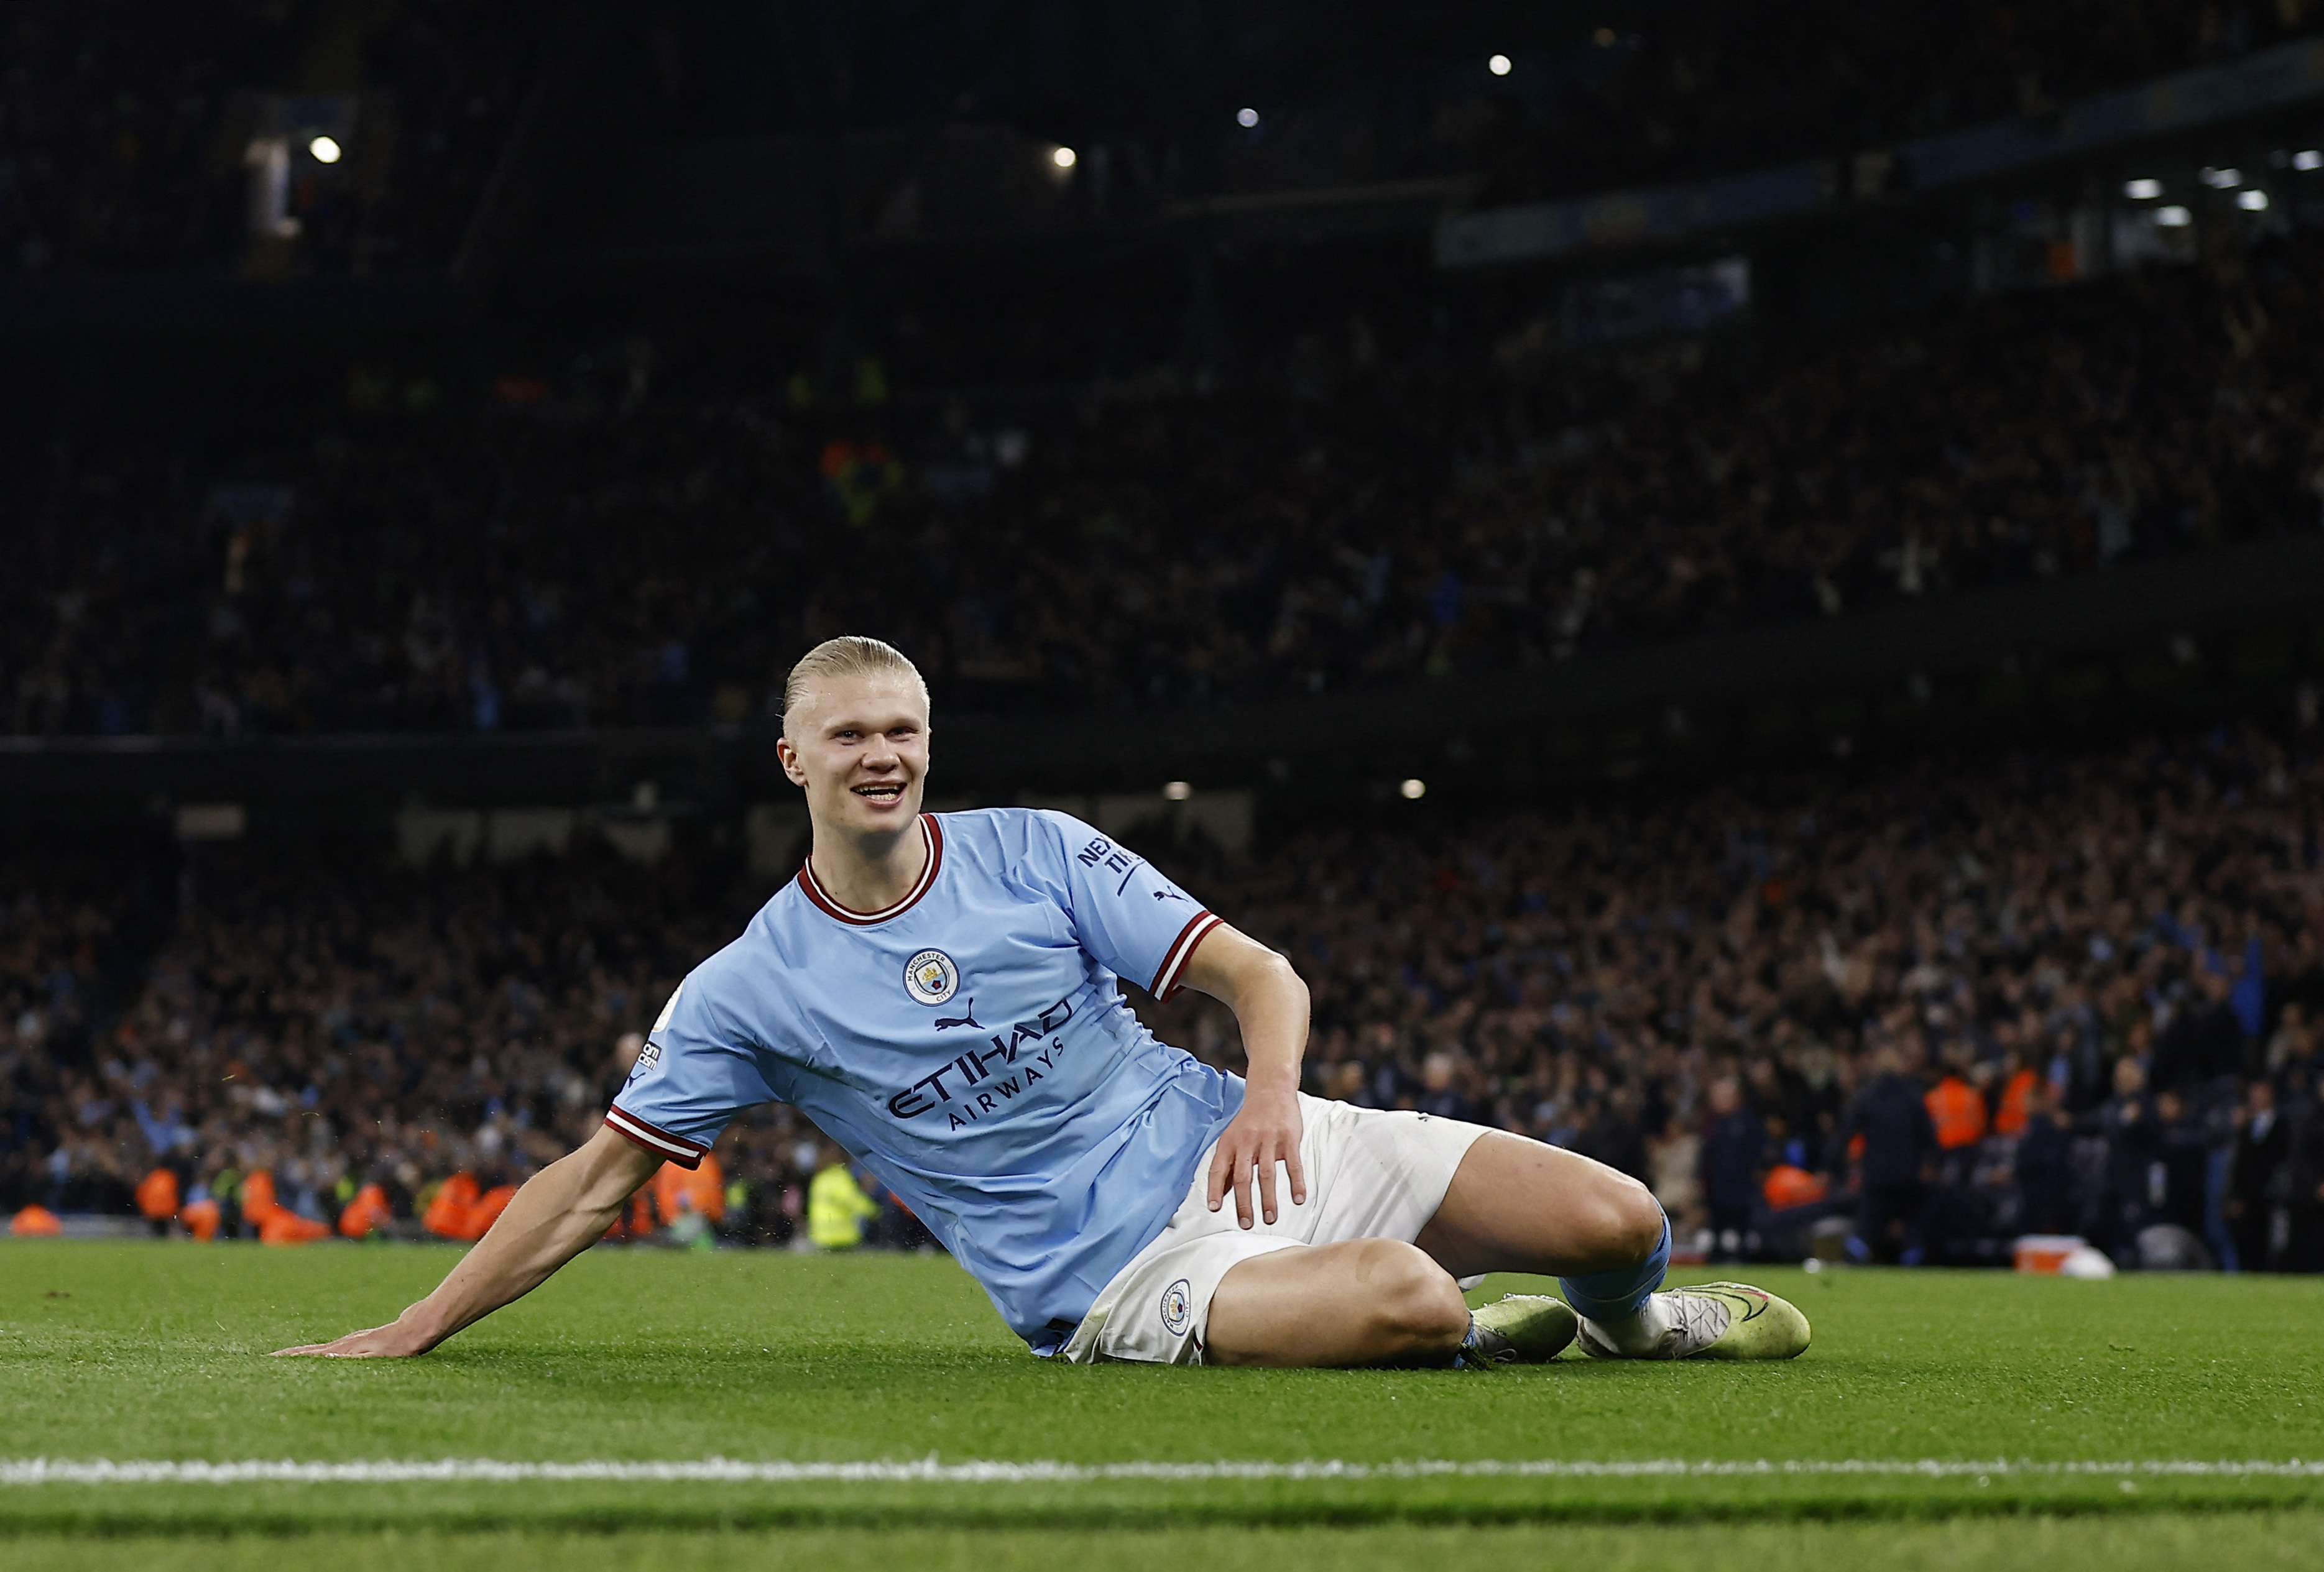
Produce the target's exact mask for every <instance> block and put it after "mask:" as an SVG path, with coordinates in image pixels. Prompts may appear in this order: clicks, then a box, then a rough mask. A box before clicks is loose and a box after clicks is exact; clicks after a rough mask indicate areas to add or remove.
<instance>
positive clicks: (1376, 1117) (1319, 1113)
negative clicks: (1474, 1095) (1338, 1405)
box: [1063, 1092, 1485, 1365]
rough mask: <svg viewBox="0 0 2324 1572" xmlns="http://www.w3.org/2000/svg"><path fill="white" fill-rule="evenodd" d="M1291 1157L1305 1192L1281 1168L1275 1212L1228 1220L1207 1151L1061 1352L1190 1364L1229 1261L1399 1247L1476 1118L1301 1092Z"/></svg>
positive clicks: (1448, 1181) (1446, 1179)
mask: <svg viewBox="0 0 2324 1572" xmlns="http://www.w3.org/2000/svg"><path fill="white" fill-rule="evenodd" d="M1299 1117H1300V1121H1301V1123H1302V1125H1303V1126H1305V1127H1304V1128H1303V1129H1302V1130H1301V1132H1300V1135H1299V1162H1300V1165H1301V1166H1302V1168H1304V1169H1305V1172H1306V1178H1307V1201H1306V1204H1305V1205H1304V1206H1294V1205H1292V1204H1291V1187H1290V1177H1289V1175H1288V1174H1287V1173H1286V1172H1284V1171H1283V1170H1282V1169H1281V1168H1277V1170H1276V1174H1275V1195H1276V1210H1275V1221H1274V1222H1272V1223H1269V1222H1268V1221H1267V1220H1266V1218H1264V1217H1262V1216H1260V1215H1259V1205H1258V1198H1257V1197H1256V1196H1253V1197H1252V1204H1251V1211H1252V1214H1253V1215H1252V1218H1251V1225H1250V1227H1249V1228H1248V1229H1246V1228H1243V1227H1240V1226H1239V1225H1238V1224H1237V1223H1236V1221H1235V1208H1234V1197H1233V1196H1232V1195H1229V1196H1228V1197H1227V1198H1226V1200H1225V1201H1224V1202H1223V1203H1222V1205H1221V1206H1220V1208H1219V1209H1218V1210H1217V1211H1213V1210H1211V1209H1210V1206H1209V1197H1208V1190H1209V1184H1210V1175H1211V1153H1212V1151H1215V1150H1216V1144H1215V1143H1213V1145H1212V1147H1211V1148H1210V1149H1209V1150H1206V1151H1204V1152H1203V1161H1202V1162H1201V1163H1198V1164H1196V1165H1195V1168H1194V1183H1193V1184H1192V1185H1191V1186H1189V1187H1188V1188H1187V1190H1186V1199H1185V1200H1183V1201H1181V1202H1179V1203H1178V1209H1177V1211H1176V1213H1174V1214H1172V1216H1171V1218H1170V1222H1169V1225H1168V1226H1167V1227H1165V1228H1164V1229H1163V1230H1162V1232H1161V1233H1160V1234H1159V1235H1157V1236H1156V1237H1155V1240H1154V1242H1153V1243H1152V1244H1150V1245H1148V1246H1146V1248H1145V1249H1143V1250H1140V1251H1139V1253H1138V1254H1137V1255H1134V1256H1132V1257H1130V1264H1129V1265H1127V1266H1125V1267H1123V1268H1122V1269H1121V1270H1120V1271H1119V1272H1117V1273H1114V1274H1113V1280H1112V1281H1111V1282H1108V1283H1107V1284H1106V1285H1105V1287H1104V1289H1103V1290H1102V1291H1101V1292H1099V1294H1098V1296H1097V1302H1096V1303H1095V1304H1093V1305H1092V1306H1090V1312H1089V1314H1088V1315H1086V1316H1084V1317H1083V1318H1082V1324H1081V1325H1080V1326H1079V1327H1077V1328H1074V1335H1073V1337H1072V1338H1071V1339H1070V1340H1069V1341H1068V1342H1067V1343H1066V1344H1065V1349H1064V1352H1063V1357H1064V1358H1065V1359H1067V1360H1069V1361H1071V1362H1073V1363H1074V1364H1076V1365H1093V1364H1095V1363H1097V1362H1098V1361H1099V1360H1101V1359H1137V1360H1143V1361H1146V1362H1148V1363H1150V1364H1157V1365H1199V1364H1201V1363H1202V1362H1203V1341H1204V1338H1205V1337H1206V1336H1207V1335H1208V1333H1209V1330H1210V1320H1211V1296H1212V1295H1213V1293H1215V1292H1218V1286H1219V1279H1220V1278H1222V1277H1224V1276H1225V1275H1226V1274H1227V1270H1228V1268H1230V1267H1231V1266H1233V1265H1235V1264H1237V1263H1239V1262H1243V1261H1248V1260H1250V1259H1251V1257H1253V1256H1255V1255H1267V1254H1268V1252H1269V1251H1273V1250H1288V1249H1292V1248H1294V1247H1296V1246H1301V1245H1336V1244H1339V1243H1341V1242H1342V1240H1347V1239H1402V1240H1404V1241H1405V1242H1406V1243H1407V1244H1409V1243H1410V1242H1411V1241H1413V1240H1415V1239H1416V1238H1418V1237H1419V1236H1420V1230H1421V1229H1423V1228H1425V1227H1427V1226H1428V1220H1429V1219H1430V1218H1433V1217H1434V1216H1435V1215H1436V1209H1437V1208H1438V1207H1440V1206H1443V1204H1444V1192H1445V1191H1446V1190H1450V1189H1451V1188H1452V1174H1453V1172H1454V1171H1455V1170H1457V1169H1458V1168H1459V1167H1460V1166H1461V1159H1462V1157H1464V1156H1466V1155H1467V1154H1468V1152H1469V1148H1470V1146H1471V1145H1473V1144H1474V1143H1475V1141H1476V1139H1477V1137H1478V1136H1480V1135H1483V1134H1484V1133H1485V1127H1484V1126H1481V1125H1469V1124H1463V1123H1462V1122H1461V1121H1460V1120H1458V1119H1438V1118H1432V1117H1429V1116H1428V1115H1426V1114H1414V1113H1403V1112H1395V1111H1387V1110H1383V1109H1379V1108H1357V1107H1356V1106H1354V1105H1353V1104H1352V1103H1342V1102H1327V1101H1326V1100H1324V1099H1322V1098H1317V1097H1309V1096H1307V1095H1306V1094H1305V1092H1302V1093H1301V1094H1300V1096H1299Z"/></svg>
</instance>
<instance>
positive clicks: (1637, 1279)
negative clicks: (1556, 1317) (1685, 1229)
mask: <svg viewBox="0 0 2324 1572" xmlns="http://www.w3.org/2000/svg"><path fill="white" fill-rule="evenodd" d="M1670 1250H1671V1232H1670V1218H1667V1217H1665V1218H1663V1236H1662V1242H1661V1243H1660V1244H1658V1245H1656V1246H1655V1253H1654V1254H1653V1255H1649V1256H1647V1257H1646V1259H1645V1260H1644V1261H1641V1262H1639V1263H1638V1264H1637V1265H1636V1266H1623V1267H1618V1268H1617V1269H1616V1270H1614V1271H1612V1272H1593V1273H1591V1274H1590V1275H1589V1276H1587V1277H1561V1278H1559V1279H1558V1280H1557V1282H1558V1286H1559V1287H1561V1288H1563V1289H1564V1290H1565V1302H1566V1303H1567V1304H1570V1305H1572V1307H1573V1313H1574V1314H1575V1315H1578V1316H1581V1317H1582V1318H1584V1319H1588V1320H1593V1321H1598V1322H1601V1323H1602V1322H1608V1321H1620V1320H1628V1319H1629V1318H1630V1317H1632V1316H1634V1315H1637V1313H1638V1310H1639V1309H1640V1307H1642V1306H1643V1305H1645V1303H1646V1296H1647V1295H1648V1294H1650V1293H1652V1292H1654V1291H1655V1289H1657V1288H1660V1287H1661V1286H1662V1282H1663V1273H1665V1271H1667V1270H1669V1268H1670Z"/></svg>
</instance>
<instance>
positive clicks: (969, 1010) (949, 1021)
mask: <svg viewBox="0 0 2324 1572" xmlns="http://www.w3.org/2000/svg"><path fill="white" fill-rule="evenodd" d="M961 1009H962V1010H963V1011H964V1014H961V1015H957V1016H937V1017H936V1030H937V1031H939V1032H941V1031H943V1030H944V1029H945V1027H947V1026H975V1027H976V1029H977V1030H978V1031H980V1032H982V1031H983V1030H984V1028H983V1027H982V1025H978V1023H977V1019H976V1001H975V1000H974V999H971V1000H969V1001H968V1002H967V1003H966V1004H964V1005H963V1006H961Z"/></svg>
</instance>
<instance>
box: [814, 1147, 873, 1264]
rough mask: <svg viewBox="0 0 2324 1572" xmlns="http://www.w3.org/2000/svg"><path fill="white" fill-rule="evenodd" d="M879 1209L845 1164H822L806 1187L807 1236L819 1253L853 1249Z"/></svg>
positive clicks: (860, 1241) (861, 1239)
mask: <svg viewBox="0 0 2324 1572" xmlns="http://www.w3.org/2000/svg"><path fill="white" fill-rule="evenodd" d="M879 1210H880V1208H879V1206H878V1204H877V1203H876V1202H874V1201H873V1200H872V1199H871V1197H870V1196H868V1195H865V1194H864V1193H863V1187H862V1185H860V1184H858V1183H856V1182H855V1175H854V1174H853V1172H851V1171H850V1170H849V1168H848V1166H847V1164H846V1163H844V1162H832V1163H825V1164H824V1165H823V1167H822V1168H821V1169H819V1170H818V1171H817V1172H816V1176H815V1178H814V1180H813V1181H810V1182H809V1183H808V1185H807V1237H808V1238H810V1239H812V1240H814V1241H815V1245H816V1248H817V1249H819V1250H853V1248H855V1246H858V1245H861V1244H862V1243H863V1225H864V1224H865V1223H867V1222H869V1221H870V1220H871V1218H872V1217H873V1216H874V1215H876V1214H877V1213H878V1211H879Z"/></svg>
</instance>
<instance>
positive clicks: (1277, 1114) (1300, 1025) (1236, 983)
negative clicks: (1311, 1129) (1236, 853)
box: [1185, 923, 1307, 1228]
mask: <svg viewBox="0 0 2324 1572" xmlns="http://www.w3.org/2000/svg"><path fill="white" fill-rule="evenodd" d="M1185 983H1186V986H1187V987H1188V988H1193V989H1194V990H1195V991H1196V992H1198V993H1206V994H1208V995H1210V996H1211V997H1213V998H1214V999H1217V1000H1219V1001H1220V1002H1221V1003H1222V1004H1223V1005H1225V1006H1226V1007H1227V1008H1229V1009H1231V1010H1232V1011H1233V1012H1234V1014H1235V1024H1236V1025H1239V1026H1240V1027H1241V1028H1242V1045H1243V1055H1244V1057H1245V1059H1246V1060H1247V1061H1248V1062H1247V1064H1246V1065H1245V1067H1244V1071H1243V1102H1242V1108H1241V1111H1240V1112H1239V1113H1237V1114H1236V1115H1235V1117H1233V1118H1232V1119H1231V1120H1230V1121H1228V1124H1227V1127H1226V1128H1225V1129H1223V1130H1222V1131H1220V1132H1219V1144H1218V1150H1217V1151H1216V1152H1215V1153H1213V1155H1212V1157H1211V1178H1210V1203H1211V1209H1212V1210H1213V1211H1216V1210H1218V1209H1219V1207H1220V1205H1221V1204H1222V1202H1223V1201H1224V1200H1225V1199H1226V1197H1227V1195H1228V1194H1229V1193H1232V1195H1233V1196H1234V1203H1235V1219H1236V1221H1238V1222H1240V1224H1241V1225H1242V1226H1243V1227H1246V1228H1248V1227H1250V1225H1251V1214H1252V1211H1253V1207H1252V1204H1251V1200H1252V1195H1251V1192H1252V1190H1254V1189H1256V1190H1257V1191H1258V1201H1259V1204H1258V1207H1257V1211H1258V1212H1259V1215H1260V1216H1263V1217H1264V1218H1266V1219H1267V1220H1268V1222H1270V1223H1272V1222H1273V1221H1275V1211H1276V1208H1275V1168H1276V1164H1277V1163H1281V1164H1282V1165H1283V1167H1284V1169H1285V1171H1286V1176H1287V1177H1288V1178H1289V1179H1290V1181H1291V1200H1292V1203H1293V1204H1294V1205H1296V1206H1304V1205H1305V1204H1306V1201H1307V1175H1306V1173H1305V1171H1304V1170H1303V1169H1302V1168H1301V1167H1300V1163H1299V1135H1300V1118H1299V1061H1300V1059H1301V1057H1302V1056H1303V1055H1305V1053H1306V1052H1307V985H1306V984H1305V982H1303V981H1301V980H1300V978H1299V974H1298V973H1297V972H1296V971H1294V970H1292V969H1291V962H1289V961H1286V960H1285V959H1284V958H1283V957H1282V956H1280V955H1277V953H1276V952H1275V951H1272V950H1269V949H1268V947H1267V946H1266V945H1264V944H1261V943H1259V942H1258V941H1257V940H1255V939H1251V938H1250V937H1248V936H1246V935H1244V934H1242V933H1238V932H1237V931H1236V930H1234V929H1233V928H1231V927H1229V926H1227V925H1226V924H1224V923H1222V924H1219V925H1218V926H1217V927H1215V928H1213V929H1212V930H1211V931H1210V932H1209V933H1205V934H1204V935H1203V937H1202V939H1201V940H1200V941H1199V942H1197V944H1196V946H1195V949H1194V953H1193V954H1192V955H1190V956H1188V957H1187V958H1186V970H1185Z"/></svg>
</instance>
